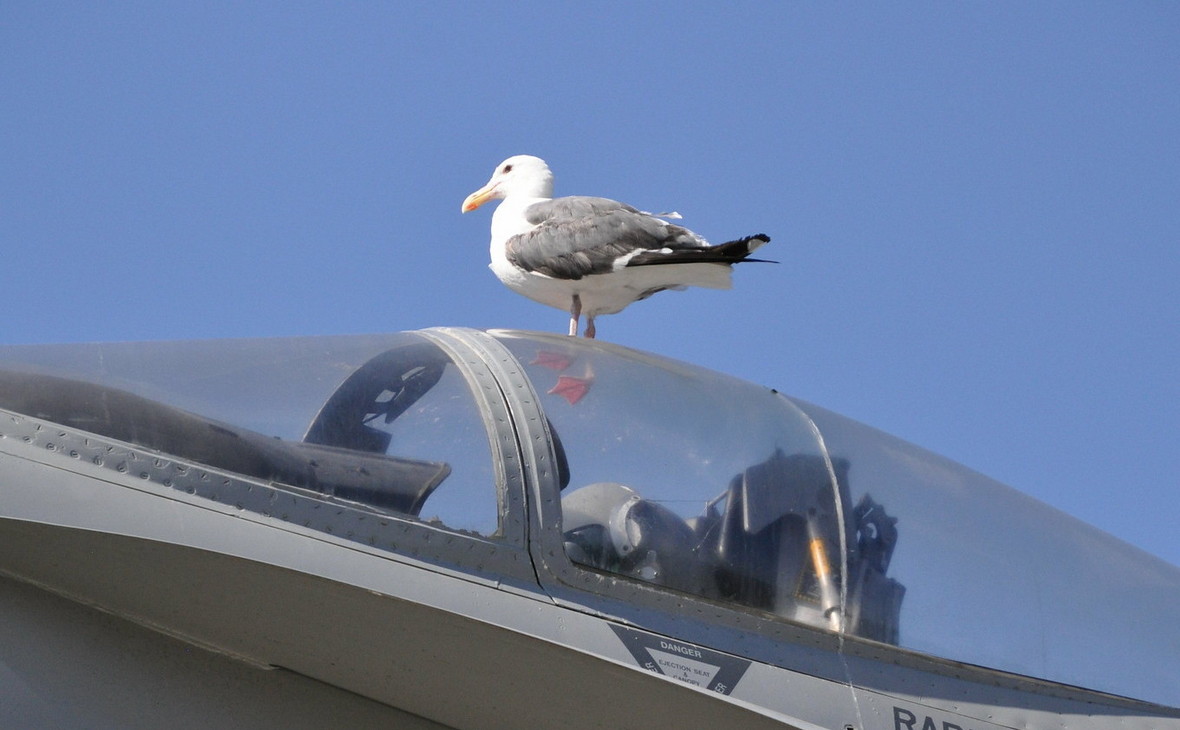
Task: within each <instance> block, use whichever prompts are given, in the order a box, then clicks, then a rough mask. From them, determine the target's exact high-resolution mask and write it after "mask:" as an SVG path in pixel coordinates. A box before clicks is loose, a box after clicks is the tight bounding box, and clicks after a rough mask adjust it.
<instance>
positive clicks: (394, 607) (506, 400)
mask: <svg viewBox="0 0 1180 730" xmlns="http://www.w3.org/2000/svg"><path fill="white" fill-rule="evenodd" d="M1124 486H1125V488H1126V489H1128V490H1132V489H1134V485H1124ZM1178 615H1180V569H1178V568H1177V567H1176V566H1173V565H1170V564H1168V563H1166V562H1164V561H1161V560H1159V559H1156V558H1154V557H1152V556H1150V555H1148V554H1146V553H1143V552H1141V551H1139V550H1137V549H1136V548H1133V547H1131V546H1129V545H1127V544H1125V543H1122V542H1120V541H1118V540H1117V539H1115V538H1113V537H1111V536H1109V535H1107V534H1105V533H1103V532H1101V531H1099V530H1097V529H1095V528H1092V527H1089V526H1087V525H1085V524H1083V523H1081V522H1078V521H1076V520H1074V519H1072V518H1070V517H1068V516H1066V515H1064V514H1063V513H1061V512H1059V511H1057V510H1055V509H1053V508H1051V507H1049V506H1047V505H1044V504H1042V503H1040V502H1037V501H1035V500H1033V499H1031V498H1029V497H1027V496H1025V495H1023V494H1021V493H1019V492H1017V491H1015V490H1013V489H1010V488H1008V487H1005V486H1004V485H1002V484H999V483H997V482H995V481H992V480H990V479H988V478H987V477H984V476H982V475H980V474H978V473H976V472H973V471H970V470H968V469H966V468H964V467H962V466H960V465H957V464H955V463H953V462H951V461H948V460H946V459H944V458H941V457H939V456H937V455H935V454H932V453H930V452H928V451H925V450H923V449H921V448H919V447H917V446H914V445H912V444H908V443H906V442H904V441H901V440H899V439H897V438H894V437H892V436H889V435H887V434H885V433H882V432H880V431H877V430H874V429H872V428H870V427H868V426H865V425H862V424H859V423H857V422H855V421H852V420H849V419H847V418H845V417H842V416H839V415H836V414H834V413H832V412H830V411H827V410H825V409H823V408H821V407H819V406H816V405H813V404H811V403H808V402H805V401H802V400H799V399H796V398H791V397H788V396H786V395H783V394H782V393H779V392H777V391H775V390H771V389H768V388H765V387H762V386H758V385H754V384H751V383H748V382H744V381H742V380H739V379H736V378H732V377H729V376H726V375H723V374H720V373H716V372H712V371H709V370H705V369H703V368H699V367H696V366H693V365H690V364H687V363H683V362H677V361H673V360H669V359H666V358H663V357H660V356H658V355H654V354H650V353H645V352H640V351H636V350H631V349H627V348H623V347H619V346H616V345H612V344H609V343H605V342H601V341H595V340H587V339H579V338H570V337H565V336H561V335H553V334H542V333H534V332H519V331H487V332H485V331H476V330H469V329H460V328H436V329H428V330H423V331H417V332H406V333H398V334H390V335H371V336H341V337H308V338H289V339H243V340H213V341H180V342H153V343H117V344H87V345H53V346H42V345H37V346H7V347H0V727H6V728H7V727H13V728H18V727H19V728H120V729H125V728H161V727H168V728H190V727H191V728H208V727H233V728H246V729H252V728H275V727H283V728H325V727H347V728H369V727H373V728H377V727H380V728H388V727H407V728H440V727H444V728H563V729H564V728H571V729H573V728H592V727H593V728H598V727H612V728H698V727H708V728H795V729H796V730H815V729H817V728H825V729H829V730H875V729H879V730H997V729H999V728H1080V729H1093V730H1099V729H1101V730H1105V729H1106V728H1111V727H1119V728H1143V729H1146V728H1163V729H1169V728H1170V729H1172V730H1180V621H1177V616H1178Z"/></svg>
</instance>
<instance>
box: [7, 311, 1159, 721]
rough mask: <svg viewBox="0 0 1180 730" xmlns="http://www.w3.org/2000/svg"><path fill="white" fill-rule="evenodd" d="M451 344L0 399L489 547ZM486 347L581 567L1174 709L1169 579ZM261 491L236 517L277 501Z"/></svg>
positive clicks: (827, 457)
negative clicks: (523, 415)
mask: <svg viewBox="0 0 1180 730" xmlns="http://www.w3.org/2000/svg"><path fill="white" fill-rule="evenodd" d="M446 332H447V331H428V332H425V333H408V334H400V335H381V336H347V337H309V338H288V339H259V340H225V341H207V342H171V343H167V342H166V343H117V344H94V345H54V346H9V347H0V408H3V409H5V410H8V411H12V412H15V413H19V414H24V415H25V416H30V417H33V418H39V419H43V420H47V421H52V422H56V423H61V424H63V425H66V426H68V427H70V428H72V429H76V430H77V431H79V432H84V433H92V434H97V435H98V436H101V437H103V438H105V439H108V440H110V441H112V442H122V443H128V444H132V445H134V446H135V448H140V449H143V450H147V451H154V452H158V453H162V454H167V455H172V456H173V457H175V458H176V459H177V460H183V461H185V462H186V463H188V462H195V463H199V464H205V465H207V466H208V467H209V468H211V469H217V470H221V471H223V472H228V473H237V474H240V475H242V476H243V477H244V479H247V480H252V481H251V483H252V484H257V483H258V482H257V480H259V479H261V480H263V482H265V483H267V484H268V485H270V487H268V488H273V490H275V491H277V492H278V493H281V494H282V495H285V496H284V499H286V500H287V502H290V503H292V504H293V503H294V502H295V501H298V500H303V502H304V503H305V505H306V504H308V503H310V502H314V504H311V505H310V506H307V507H306V509H307V510H308V512H307V513H308V514H311V513H313V512H319V513H323V512H329V510H317V509H316V508H317V507H318V506H320V505H322V503H323V502H324V501H328V502H332V503H333V504H336V505H343V506H345V507H347V508H348V509H353V510H355V511H361V512H364V514H365V515H367V516H369V517H371V515H372V513H374V512H377V513H380V514H381V515H392V516H395V517H397V516H401V517H405V518H406V519H407V520H412V521H414V522H417V523H423V524H425V525H427V527H425V528H423V529H427V530H432V529H433V526H438V527H442V528H446V529H450V530H463V531H466V532H469V533H476V534H478V535H479V536H483V537H495V536H497V535H501V534H502V532H503V524H504V523H503V518H504V516H505V510H508V509H509V507H508V506H506V502H505V500H504V496H503V492H502V491H501V490H502V488H503V485H502V484H501V483H500V482H501V481H502V476H501V475H502V474H503V473H504V470H503V464H502V463H501V461H500V460H501V459H502V458H503V454H502V453H501V452H500V450H499V449H500V448H501V447H500V446H497V444H498V443H499V442H498V441H497V440H496V439H495V438H493V435H492V433H491V431H492V429H493V428H499V429H507V431H506V432H507V433H509V434H511V424H505V423H504V422H505V421H506V420H507V416H500V415H493V414H492V413H491V412H490V411H489V402H492V401H494V402H495V403H496V404H497V405H498V407H499V408H500V410H499V411H497V413H498V414H507V413H509V412H510V409H507V408H505V407H504V404H503V403H502V402H501V400H499V399H501V398H502V396H501V394H500V393H499V392H498V391H497V388H496V387H495V385H494V384H492V385H488V386H487V387H484V388H482V389H481V388H477V387H476V386H475V385H474V384H473V383H474V382H475V381H474V380H473V377H474V376H473V375H472V372H473V371H472V368H473V367H475V366H474V365H472V363H471V362H461V361H460V360H459V359H457V358H456V357H454V356H453V355H451V354H449V353H450V352H452V350H451V349H448V348H446V347H442V346H440V343H445V342H447V336H448V335H447V334H446ZM494 334H495V336H496V337H497V338H498V339H499V341H500V342H501V343H502V344H503V345H504V346H506V347H507V348H508V350H509V351H510V352H511V353H512V354H513V355H514V356H515V358H516V359H517V360H518V361H519V367H520V370H521V372H523V373H524V374H525V375H526V376H527V377H528V378H529V379H530V381H531V383H532V386H533V388H534V390H535V391H536V393H537V394H538V397H539V398H540V404H541V407H542V408H543V410H544V413H545V416H546V418H547V419H548V422H549V424H548V425H549V430H550V431H551V433H552V435H553V437H554V444H553V450H554V452H555V454H557V456H558V457H559V459H558V461H559V463H560V464H563V465H564V467H563V468H562V469H561V470H560V471H561V472H562V474H561V482H562V489H561V500H560V503H561V509H562V513H563V524H562V534H561V536H560V539H561V541H562V542H563V543H564V545H565V550H566V554H567V555H568V556H569V558H570V560H571V561H572V562H573V563H574V564H575V565H577V566H580V567H578V568H577V569H578V570H589V571H602V572H607V573H610V574H612V575H618V576H624V577H625V578H626V579H628V580H633V581H636V582H641V583H643V584H645V585H648V586H652V587H654V588H655V589H656V590H667V591H672V592H674V594H675V595H676V596H677V598H678V600H680V599H681V598H682V599H683V601H688V602H691V601H693V600H699V601H705V602H711V603H713V604H716V603H718V602H721V603H725V604H727V605H729V606H731V607H733V608H734V609H735V610H738V611H744V612H745V611H748V612H757V613H758V614H759V615H763V616H765V617H777V618H778V619H779V620H782V621H790V622H798V623H801V624H806V625H808V626H812V627H816V628H818V629H820V630H823V631H835V632H845V633H846V634H848V635H849V636H855V637H858V638H859V639H864V640H868V641H875V642H883V643H885V644H890V645H894V646H897V647H901V648H902V649H903V650H907V651H914V652H921V653H923V654H928V655H933V656H936V657H940V658H944V659H948V660H952V661H956V662H963V663H969V664H974V665H979V666H983V667H989V668H993V669H998V670H1002V671H1006V672H1014V673H1018V674H1022V675H1028V676H1032V677H1037V678H1040V679H1045V680H1049V681H1054V682H1060V683H1065V684H1070V685H1076V686H1081V687H1084V688H1088V689H1093V690H1099V691H1105V692H1110V693H1114V694H1119V695H1125V696H1129V697H1133V698H1137V699H1143V700H1148V701H1153V702H1158V703H1161V704H1165V705H1170V706H1173V707H1177V706H1180V621H1178V620H1177V612H1178V611H1180V569H1177V567H1176V566H1172V565H1169V564H1167V563H1164V562H1162V561H1160V560H1158V559H1156V558H1153V557H1152V556H1150V555H1147V554H1145V553H1143V552H1141V551H1139V550H1136V549H1135V548H1132V547H1130V546H1128V545H1126V544H1124V543H1122V542H1120V541H1118V540H1116V539H1114V538H1113V537H1111V536H1109V535H1106V534H1105V533H1102V532H1100V531H1098V530H1096V529H1094V528H1091V527H1089V526H1087V525H1085V524H1082V523H1080V522H1079V521H1077V520H1074V519H1072V518H1070V517H1068V516H1066V515H1064V514H1062V513H1060V512H1058V511H1057V510H1054V509H1052V508H1051V507H1048V506H1046V505H1044V504H1041V503H1039V502H1037V501H1035V500H1032V499H1030V498H1028V497H1026V496H1024V495H1022V494H1020V493H1018V492H1015V491H1014V490H1011V489H1009V488H1007V487H1005V486H1003V485H1001V484H998V483H996V482H994V481H992V480H990V479H987V478H986V477H983V476H981V475H979V474H977V473H975V472H972V471H970V470H968V469H965V468H964V467H962V466H959V465H957V464H954V463H952V462H950V461H947V460H946V459H943V458H941V457H938V456H936V455H934V454H931V453H929V452H927V451H924V450H922V449H919V448H917V447H915V446H913V445H910V444H907V443H905V442H902V441H900V440H898V439H895V438H892V437H890V436H888V435H887V434H884V433H881V432H879V431H876V430H874V429H871V428H868V427H866V426H863V425H861V424H858V423H856V422H854V421H850V420H848V419H846V418H843V417H841V416H839V415H836V414H833V413H830V412H828V411H826V410H823V409H822V408H819V407H816V406H813V405H811V404H809V403H805V402H802V401H795V400H792V399H790V398H787V397H784V396H783V395H781V394H779V393H777V392H775V391H772V390H769V389H766V388H763V387H759V386H755V385H752V384H750V383H746V382H743V381H740V380H737V379H734V378H730V377H727V376H724V375H720V374H717V373H714V372H710V371H707V370H704V369H702V368H697V367H694V366H691V365H686V364H683V363H677V362H673V361H669V360H666V359H663V358H659V357H656V356H652V355H647V354H644V353H639V352H635V351H632V350H628V349H625V348H621V347H616V346H612V345H609V344H605V343H600V342H593V341H585V340H579V339H575V338H568V337H564V336H551V335H543V334H535V333H517V332H497V333H494ZM485 340H486V338H484V339H478V338H472V339H470V340H468V341H466V346H468V347H471V348H474V349H473V351H474V352H478V348H479V347H480V345H479V344H478V343H479V342H484V341H485ZM487 344H493V343H487ZM484 354H485V355H486V357H487V362H489V363H490V362H493V361H495V362H498V360H497V358H499V357H500V355H499V354H497V353H492V352H487V353H484ZM474 360H478V357H475V358H474ZM481 372H482V371H481ZM491 372H492V370H488V371H487V373H491ZM487 373H485V374H484V375H481V377H487V378H492V377H493V376H492V375H490V374H487ZM495 377H504V376H503V375H500V376H495ZM520 385H522V383H519V382H518V383H515V384H510V383H506V382H505V383H501V384H500V386H501V390H503V392H505V393H508V392H512V389H514V388H517V387H518V386H520ZM489 399H491V400H489ZM501 435H503V434H501ZM508 441H509V442H510V441H511V438H508ZM177 488H179V486H178V487H177ZM262 491H265V490H262ZM258 492H259V490H258V489H255V490H254V492H253V494H254V495H255V496H254V497H250V499H257V500H258V501H256V502H249V501H248V499H247V500H246V501H245V502H244V506H243V508H244V509H253V510H258V511H266V510H272V509H273V506H272V505H273V500H271V501H266V500H263V499H262V498H260V497H257V493H258ZM197 496H198V497H199V496H202V495H201V493H200V492H199V491H198V492H197ZM272 496H273V492H272ZM244 499H245V498H244ZM517 499H519V497H517ZM512 509H514V510H516V511H520V512H523V511H524V506H523V505H520V506H518V507H513V508H512ZM333 512H334V511H333ZM516 520H517V521H516V522H515V523H513V524H518V525H525V524H528V521H527V520H526V519H524V518H523V517H521V516H520V515H517V516H516ZM369 522H370V523H371V522H373V520H371V519H369ZM329 527H330V526H329ZM324 529H328V528H324ZM523 529H524V528H523V527H521V528H519V529H518V530H517V532H519V531H521V530H523ZM555 539H556V536H555ZM391 549H392V548H391ZM530 572H531V571H530ZM583 575H584V574H583Z"/></svg>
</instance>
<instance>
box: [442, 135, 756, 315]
mask: <svg viewBox="0 0 1180 730" xmlns="http://www.w3.org/2000/svg"><path fill="white" fill-rule="evenodd" d="M493 199H499V200H500V204H499V206H497V208H496V211H495V213H493V214H492V243H491V255H492V263H491V269H492V271H493V272H494V273H495V274H496V276H497V277H499V279H500V281H502V282H504V284H506V285H507V286H508V288H510V289H512V290H513V291H515V292H517V293H518V294H523V295H524V296H526V297H528V298H529V299H532V300H534V301H537V302H540V303H542V304H547V305H549V306H551V307H556V308H558V309H561V310H564V311H568V312H569V315H570V326H569V334H570V336H571V337H574V336H576V335H577V334H578V325H579V323H580V319H581V316H582V315H583V314H584V315H585V316H586V329H585V333H584V335H585V336H586V337H594V335H595V333H596V330H595V326H594V318H595V317H597V316H599V315H602V314H615V313H617V312H620V311H622V310H623V309H624V308H625V307H626V306H627V305H629V304H631V303H632V302H636V301H639V300H640V299H646V298H648V297H650V296H651V295H652V294H655V293H656V292H660V291H664V290H665V289H684V288H685V287H687V286H701V287H707V288H710V289H728V288H729V287H730V274H731V267H732V265H733V264H736V263H740V262H742V261H761V260H762V259H751V258H747V257H748V256H749V255H750V254H751V253H752V252H753V251H754V250H755V249H757V248H758V247H759V246H762V245H763V244H765V243H768V242H769V241H770V237H769V236H766V235H765V234H761V233H760V234H757V235H753V236H746V237H745V238H739V239H737V240H735V241H729V242H727V243H722V244H718V245H715V246H714V245H711V244H710V243H709V242H708V241H706V240H705V239H704V238H701V237H700V236H698V235H697V234H695V233H693V232H692V231H690V230H688V229H687V228H683V227H681V226H678V225H674V224H672V223H669V222H667V220H664V219H678V218H679V217H680V215H679V214H677V213H646V212H644V211H641V210H638V209H636V208H633V207H631V206H630V205H627V204H625V203H620V202H618V201H617V200H610V199H608V198H593V197H586V196H581V195H574V196H569V197H564V198H554V197H553V173H552V172H550V171H549V166H548V165H546V164H545V161H544V160H542V159H540V158H539V157H533V156H532V155H516V156H515V157H509V158H508V159H507V160H504V161H503V162H501V163H500V164H499V165H498V166H497V167H496V170H495V172H494V173H493V174H492V177H491V179H490V180H488V182H487V184H486V185H484V186H483V187H482V188H480V189H479V190H476V191H475V192H474V193H472V194H471V195H468V196H467V199H466V200H464V201H463V212H464V213H467V212H470V211H473V210H475V209H476V208H478V207H479V206H481V205H483V204H484V203H486V202H488V201H489V200H493Z"/></svg>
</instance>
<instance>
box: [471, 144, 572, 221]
mask: <svg viewBox="0 0 1180 730" xmlns="http://www.w3.org/2000/svg"><path fill="white" fill-rule="evenodd" d="M509 195H521V196H524V197H526V198H552V197H553V173H552V172H550V171H549V166H548V165H546V164H545V161H544V160H542V159H541V158H540V157H533V156H532V155H515V156H513V157H509V158H508V159H507V160H504V161H503V162H501V163H500V164H499V165H497V166H496V171H495V172H494V173H492V179H490V180H488V182H487V185H484V186H483V187H482V188H480V189H479V190H476V191H475V192H474V193H472V194H471V195H468V196H467V199H466V200H464V201H463V212H464V213H467V212H468V211H472V210H475V209H476V208H478V207H479V206H481V205H483V204H484V203H486V202H488V201H489V200H492V199H499V200H503V199H504V198H507V197H508V196H509Z"/></svg>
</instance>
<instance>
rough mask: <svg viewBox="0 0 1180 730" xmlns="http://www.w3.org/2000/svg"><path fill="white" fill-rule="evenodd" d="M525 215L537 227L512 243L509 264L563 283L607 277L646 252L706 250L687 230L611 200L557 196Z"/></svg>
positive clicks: (509, 249) (510, 240) (508, 249)
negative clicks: (621, 263) (625, 259)
mask: <svg viewBox="0 0 1180 730" xmlns="http://www.w3.org/2000/svg"><path fill="white" fill-rule="evenodd" d="M525 217H526V218H527V219H528V221H529V222H530V223H534V224H536V225H537V227H536V228H534V229H533V230H531V231H529V232H528V233H524V234H521V235H519V236H514V237H513V238H511V239H509V241H508V244H507V256H508V260H509V261H510V262H512V263H513V264H515V265H517V266H519V267H521V268H522V269H525V270H526V271H535V272H537V273H541V274H545V275H547V276H552V277H555V278H559V279H581V278H582V277H583V276H589V275H591V274H605V273H609V272H611V271H614V270H615V267H616V262H618V261H619V259H621V258H623V257H630V258H634V257H635V256H637V255H639V254H643V253H644V252H651V251H659V250H667V251H669V252H670V251H679V250H685V249H691V250H700V249H702V248H704V247H706V246H708V243H707V242H706V241H705V240H704V239H702V238H700V237H699V236H697V235H696V234H695V233H693V232H692V231H690V230H688V229H687V228H683V227H681V226H676V225H672V224H671V223H667V222H665V221H662V220H660V219H659V218H655V217H653V216H650V215H648V214H646V213H643V212H641V211H639V210H637V209H635V208H632V207H631V206H629V205H627V204H625V203H620V202H618V201H617V200H610V199H608V198H591V197H585V196H570V197H565V198H555V199H553V200H547V201H545V202H543V203H535V204H533V205H531V206H529V207H528V209H527V210H526V211H525Z"/></svg>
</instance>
